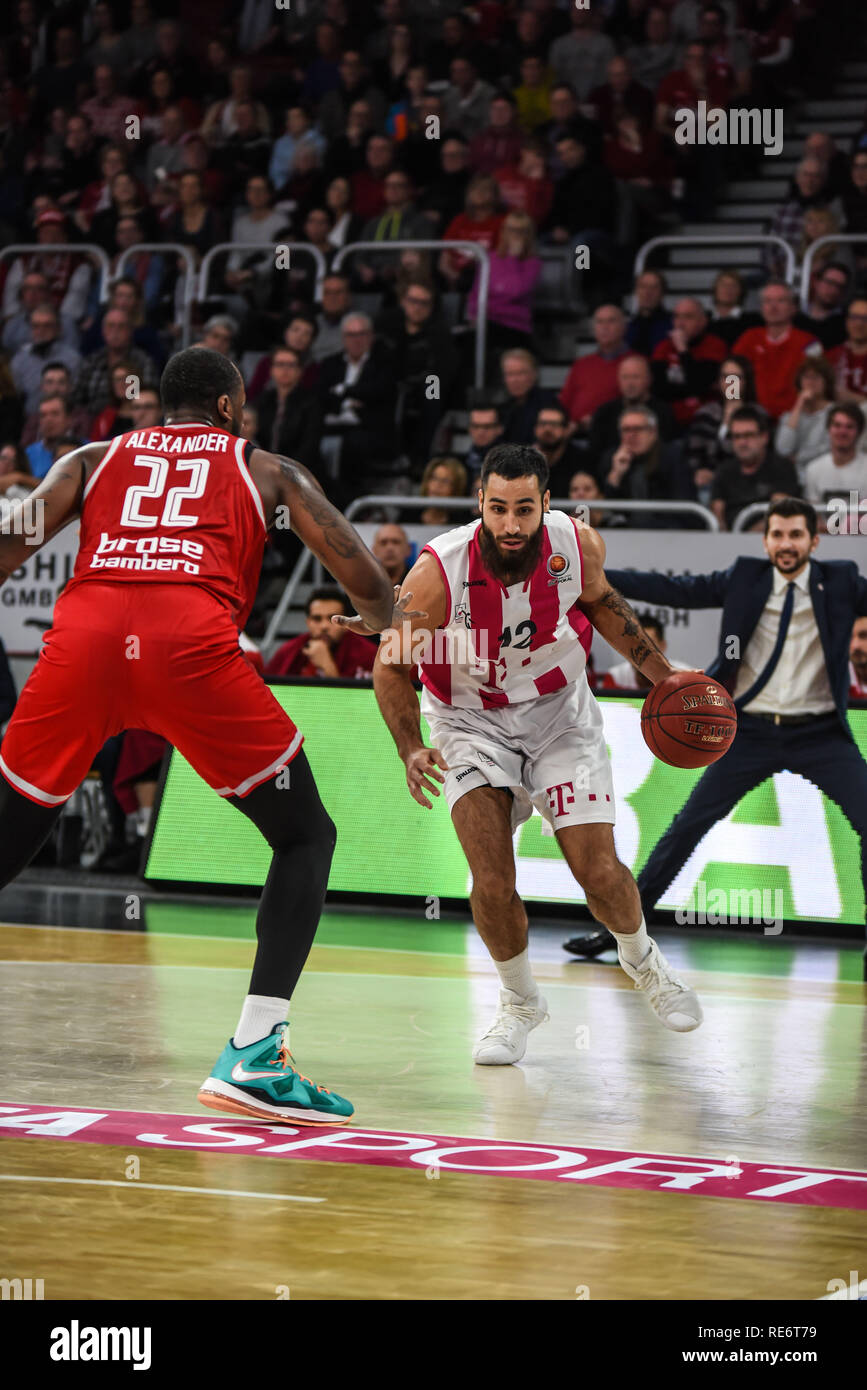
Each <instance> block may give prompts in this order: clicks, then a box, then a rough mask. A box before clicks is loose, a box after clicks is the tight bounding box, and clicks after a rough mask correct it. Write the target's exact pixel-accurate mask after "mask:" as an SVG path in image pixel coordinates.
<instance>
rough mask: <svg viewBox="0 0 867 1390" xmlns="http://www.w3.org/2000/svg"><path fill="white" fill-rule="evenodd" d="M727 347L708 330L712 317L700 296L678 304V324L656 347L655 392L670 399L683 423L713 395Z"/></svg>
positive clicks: (675, 312) (675, 321) (664, 398)
mask: <svg viewBox="0 0 867 1390" xmlns="http://www.w3.org/2000/svg"><path fill="white" fill-rule="evenodd" d="M726 353H727V349H726V345H725V343H724V342H723V340H722V338H718V337H717V336H716V334H714V333H709V332H708V317H707V314H706V313H705V311H704V309H703V308H702V306H701V304H699V302H698V300H697V299H680V300H678V302H677V304H676V305H675V306H674V326H673V328H672V330H671V332H670V333H669V335H668V337H667V338H663V340H662V342H661V343H657V345H656V347H655V348H654V349H653V357H652V358H651V363H652V366H653V383H654V385H653V389H654V394H655V395H656V396H658V397H659V399H660V400H662V401H668V402H669V403H670V405H671V408H672V410H673V412H674V418H675V420H676V421H677V422H678V424H679V425H688V424H689V422H690V420H691V419H692V417H693V415H694V414H695V412H696V411H697V410H698V408H699V406H700V405H703V404H704V402H705V401H709V400H711V399H712V398H713V389H714V385H715V383H716V379H717V373H718V368H719V364H720V362H722V360H723V358H724V357H725V356H726Z"/></svg>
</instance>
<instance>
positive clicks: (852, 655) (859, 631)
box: [849, 618, 867, 700]
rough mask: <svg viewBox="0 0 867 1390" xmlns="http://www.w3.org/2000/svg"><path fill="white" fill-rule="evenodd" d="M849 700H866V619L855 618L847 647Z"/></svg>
mask: <svg viewBox="0 0 867 1390" xmlns="http://www.w3.org/2000/svg"><path fill="white" fill-rule="evenodd" d="M849 699H850V700H867V618H856V619H855V625H854V627H853V628H852V641H851V643H850V646H849Z"/></svg>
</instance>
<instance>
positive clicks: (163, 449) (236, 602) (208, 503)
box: [67, 424, 267, 628]
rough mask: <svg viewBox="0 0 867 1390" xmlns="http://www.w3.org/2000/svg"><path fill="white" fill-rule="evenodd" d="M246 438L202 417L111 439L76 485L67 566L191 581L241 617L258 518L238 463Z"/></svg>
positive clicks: (250, 595) (257, 565)
mask: <svg viewBox="0 0 867 1390" xmlns="http://www.w3.org/2000/svg"><path fill="white" fill-rule="evenodd" d="M252 448H253V445H252V444H250V443H249V441H248V440H246V439H239V438H237V437H236V436H235V435H233V434H228V433H226V431H224V430H215V429H213V428H212V427H210V426H208V425H203V424H191V425H160V426H158V427H155V428H154V429H147V430H133V431H131V432H130V433H129V434H122V435H119V436H118V437H117V438H116V439H114V440H112V442H111V446H110V447H109V449H108V450H107V452H106V454H105V457H104V458H103V460H102V462H101V463H100V464H99V465H98V467H97V468H96V469H95V470H94V472H93V473H92V475H91V477H90V479H89V481H88V483H87V486H86V487H85V490H84V500H83V502H82V509H81V532H80V541H79V551H78V558H77V560H76V563H75V570H74V573H73V576H72V579H71V580H70V581H69V584H68V586H67V588H69V589H71V588H73V587H74V586H76V585H79V584H82V583H84V582H85V581H86V580H88V579H98V580H100V581H103V582H104V581H106V580H111V579H116V580H118V581H119V582H120V583H123V584H142V583H147V582H149V581H150V582H153V581H156V582H158V583H160V584H166V583H176V584H178V585H179V586H180V585H183V584H196V585H199V586H200V587H201V588H203V589H207V590H208V591H209V592H210V593H212V594H213V595H214V596H215V597H216V598H217V599H219V601H220V602H221V603H222V604H224V605H225V607H227V608H228V609H229V611H230V613H231V615H232V618H233V619H234V621H235V622H236V623H237V625H238V627H239V628H242V627H243V626H244V623H245V622H246V620H247V618H248V616H249V613H250V609H251V608H252V606H253V599H254V598H255V596H256V588H257V585H258V582H259V573H260V570H261V568H262V552H263V549H264V546H265V537H266V532H267V526H266V522H265V511H264V508H263V505H262V498H261V495H260V493H259V490H258V488H257V487H256V484H255V483H254V482H253V479H252V477H251V476H250V470H249V468H248V467H247V461H248V458H249V453H250V452H251V451H252Z"/></svg>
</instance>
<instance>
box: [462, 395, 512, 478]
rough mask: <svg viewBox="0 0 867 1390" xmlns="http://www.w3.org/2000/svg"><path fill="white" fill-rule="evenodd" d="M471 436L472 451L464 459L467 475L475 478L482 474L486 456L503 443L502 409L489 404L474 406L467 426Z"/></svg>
mask: <svg viewBox="0 0 867 1390" xmlns="http://www.w3.org/2000/svg"><path fill="white" fill-rule="evenodd" d="M467 429H468V431H469V436H470V441H471V443H470V449H469V452H468V453H467V455H466V457H465V459H464V467H465V468H466V470H467V473H468V474H470V475H471V476H472V477H475V476H476V474H477V473H479V472H481V467H482V464H483V463H484V461H485V455H486V454H487V452H488V450H489V449H493V447H494V445H495V444H501V443H502V442H503V421H502V418H501V416H500V407H499V406H497V405H490V404H487V403H484V404H479V405H474V406H473V407H472V408H471V410H470V418H469V424H468V426H467Z"/></svg>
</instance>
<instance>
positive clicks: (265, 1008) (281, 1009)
mask: <svg viewBox="0 0 867 1390" xmlns="http://www.w3.org/2000/svg"><path fill="white" fill-rule="evenodd" d="M288 1017H289V1000H288V999H277V998H274V997H272V996H271V995H270V994H248V995H247V998H246V999H245V1000H244V1007H243V1008H242V1009H241V1017H240V1019H239V1020H238V1026H237V1028H236V1029H235V1036H234V1038H233V1039H232V1041H233V1042H234V1044H235V1046H236V1047H247V1046H249V1044H250V1043H254V1042H258V1041H259V1039H260V1038H266V1037H267V1036H268V1034H269V1033H271V1032H273V1030H274V1027H275V1026H276V1024H278V1023H285V1021H286V1019H287V1018H288Z"/></svg>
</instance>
